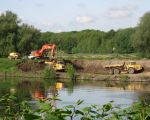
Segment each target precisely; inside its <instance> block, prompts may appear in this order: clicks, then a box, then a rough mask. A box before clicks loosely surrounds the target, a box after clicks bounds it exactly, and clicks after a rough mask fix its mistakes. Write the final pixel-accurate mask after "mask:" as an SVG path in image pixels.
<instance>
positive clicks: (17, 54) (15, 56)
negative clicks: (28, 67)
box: [8, 52, 20, 60]
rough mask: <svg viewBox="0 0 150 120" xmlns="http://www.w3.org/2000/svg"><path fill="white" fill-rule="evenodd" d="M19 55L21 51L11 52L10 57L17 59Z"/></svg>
mask: <svg viewBox="0 0 150 120" xmlns="http://www.w3.org/2000/svg"><path fill="white" fill-rule="evenodd" d="M19 56H20V54H19V53H17V52H11V53H9V56H8V58H9V59H10V60H16V59H18V58H19Z"/></svg>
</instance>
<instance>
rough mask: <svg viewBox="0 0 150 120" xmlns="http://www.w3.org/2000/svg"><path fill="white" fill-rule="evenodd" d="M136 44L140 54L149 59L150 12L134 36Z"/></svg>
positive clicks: (145, 15)
mask: <svg viewBox="0 0 150 120" xmlns="http://www.w3.org/2000/svg"><path fill="white" fill-rule="evenodd" d="M133 38H134V44H133V46H134V47H135V48H136V50H137V51H138V52H140V53H141V54H142V55H143V56H145V57H149V54H150V47H149V46H150V12H147V13H145V14H144V16H143V17H142V18H141V20H140V23H139V25H138V27H137V29H136V32H135V34H134V36H133Z"/></svg>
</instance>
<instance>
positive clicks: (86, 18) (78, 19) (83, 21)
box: [76, 16, 94, 24]
mask: <svg viewBox="0 0 150 120" xmlns="http://www.w3.org/2000/svg"><path fill="white" fill-rule="evenodd" d="M93 20H94V19H93V18H92V17H91V16H77V17H76V22H77V23H81V24H86V23H90V22H93Z"/></svg>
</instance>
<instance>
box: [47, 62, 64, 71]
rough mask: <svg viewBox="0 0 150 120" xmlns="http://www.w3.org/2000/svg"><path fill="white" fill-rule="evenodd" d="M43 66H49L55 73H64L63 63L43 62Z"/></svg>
mask: <svg viewBox="0 0 150 120" xmlns="http://www.w3.org/2000/svg"><path fill="white" fill-rule="evenodd" d="M45 64H47V65H49V67H50V68H53V69H54V70H55V71H64V70H65V63H64V62H63V61H58V60H45Z"/></svg>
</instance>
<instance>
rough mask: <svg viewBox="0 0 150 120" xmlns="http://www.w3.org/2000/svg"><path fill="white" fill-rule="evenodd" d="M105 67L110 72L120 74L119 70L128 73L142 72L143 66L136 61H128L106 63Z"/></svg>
mask: <svg viewBox="0 0 150 120" xmlns="http://www.w3.org/2000/svg"><path fill="white" fill-rule="evenodd" d="M105 69H106V70H108V71H109V73H110V74H120V73H121V72H127V73H129V74H134V73H136V72H142V71H143V70H144V68H143V67H142V66H141V65H140V64H137V63H136V62H133V61H131V62H128V63H125V62H123V64H114V65H106V66H105Z"/></svg>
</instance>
